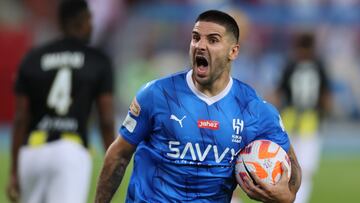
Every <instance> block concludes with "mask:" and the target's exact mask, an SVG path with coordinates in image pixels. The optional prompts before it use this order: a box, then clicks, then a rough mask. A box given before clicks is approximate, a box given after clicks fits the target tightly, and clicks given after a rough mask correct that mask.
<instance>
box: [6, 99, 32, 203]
mask: <svg viewBox="0 0 360 203" xmlns="http://www.w3.org/2000/svg"><path fill="white" fill-rule="evenodd" d="M15 109H16V112H15V118H14V123H13V131H12V144H11V167H10V179H9V183H8V188H7V194H8V197H9V199H10V201H11V202H16V201H17V200H18V199H19V195H20V194H19V192H20V188H19V180H18V174H17V170H18V169H17V168H18V154H19V149H20V147H21V145H22V143H23V142H24V137H25V135H26V133H28V132H27V131H28V128H29V121H30V106H29V99H28V97H27V96H25V95H17V96H16V98H15Z"/></svg>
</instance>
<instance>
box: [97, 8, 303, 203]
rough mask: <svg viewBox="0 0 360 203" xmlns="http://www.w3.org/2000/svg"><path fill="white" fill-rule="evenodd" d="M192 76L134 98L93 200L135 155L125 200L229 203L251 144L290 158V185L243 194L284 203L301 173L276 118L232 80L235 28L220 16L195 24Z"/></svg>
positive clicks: (105, 195) (106, 195)
mask: <svg viewBox="0 0 360 203" xmlns="http://www.w3.org/2000/svg"><path fill="white" fill-rule="evenodd" d="M191 37H192V39H191V43H190V51H189V55H190V60H191V66H192V69H191V70H186V71H184V72H180V73H176V74H174V75H171V76H169V77H165V78H162V79H159V80H155V81H152V82H149V83H147V84H146V85H145V86H144V87H143V88H142V89H141V90H140V91H139V92H138V94H137V96H136V97H135V98H134V99H133V101H132V103H131V105H130V109H129V112H128V115H127V117H126V118H125V121H124V123H123V125H122V127H121V128H120V131H119V137H118V138H117V139H116V140H115V141H114V142H113V144H112V145H111V146H110V148H109V150H108V151H107V153H106V157H105V162H104V166H103V169H102V172H101V175H100V179H99V182H98V186H97V192H96V202H98V203H106V202H110V201H111V199H112V196H113V194H114V193H115V191H116V189H117V188H118V186H119V184H120V182H121V180H122V178H123V175H124V172H125V169H126V167H127V165H128V163H129V161H130V159H131V157H132V155H133V153H134V152H135V156H134V169H133V173H132V177H131V180H130V183H129V186H128V193H127V199H126V202H230V201H231V197H232V193H233V190H234V189H235V187H236V186H237V183H236V180H235V177H234V164H235V156H236V155H237V153H238V152H239V151H240V150H241V149H242V148H243V147H244V146H245V145H247V144H248V143H249V142H251V141H253V140H255V139H261V138H262V139H270V140H273V141H275V142H277V143H278V144H280V145H281V146H282V147H283V148H284V149H286V150H287V151H288V152H289V155H290V157H291V158H292V164H293V167H294V168H293V170H294V171H293V173H292V177H291V180H290V182H288V178H287V177H286V175H285V174H283V176H282V179H281V181H280V182H279V183H278V184H276V185H268V184H266V183H264V182H261V181H260V180H259V179H258V178H257V181H258V184H259V185H260V187H258V186H255V185H254V184H253V183H252V182H251V181H250V180H249V179H246V180H245V182H243V183H242V188H243V189H244V191H245V192H246V193H247V194H248V195H249V196H250V197H251V198H253V199H257V200H261V201H276V202H290V201H292V200H293V199H294V198H295V194H296V191H297V189H298V187H299V184H300V168H299V167H298V164H297V161H296V157H295V154H294V153H293V150H292V148H291V146H290V143H289V140H288V136H287V134H286V132H284V131H283V129H282V128H281V124H280V123H281V122H280V117H279V115H278V112H277V111H276V110H275V109H274V108H273V107H272V106H271V105H269V104H268V103H266V102H264V101H263V100H262V99H260V98H259V97H258V96H257V95H256V93H255V91H254V90H253V89H252V88H250V87H249V86H247V85H245V84H244V83H242V82H240V81H238V80H236V79H233V78H232V77H231V76H230V69H231V63H232V61H233V60H234V59H235V58H236V57H237V55H238V52H239V44H238V38H239V28H238V26H237V24H236V22H235V20H234V19H233V18H232V17H230V16H229V15H228V14H226V13H223V12H220V11H215V10H211V11H206V12H204V13H202V14H201V15H200V16H199V17H198V18H197V20H196V23H195V26H194V28H193V30H192V35H191Z"/></svg>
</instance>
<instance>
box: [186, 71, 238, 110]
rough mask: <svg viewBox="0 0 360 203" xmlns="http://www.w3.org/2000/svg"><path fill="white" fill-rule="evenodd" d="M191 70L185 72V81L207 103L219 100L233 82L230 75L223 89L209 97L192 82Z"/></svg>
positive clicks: (210, 103)
mask: <svg viewBox="0 0 360 203" xmlns="http://www.w3.org/2000/svg"><path fill="white" fill-rule="evenodd" d="M192 72H193V70H190V71H189V72H188V73H187V74H186V83H187V84H188V86H189V88H190V90H191V91H192V92H193V93H194V94H195V95H196V96H197V97H198V98H199V99H201V100H203V101H204V102H205V103H206V104H207V105H212V104H213V103H215V102H217V101H219V100H221V99H222V98H224V97H225V96H226V95H227V94H228V93H229V91H230V89H231V87H232V84H233V79H232V77H230V80H229V83H228V84H227V86H226V87H225V89H223V90H222V91H221V92H220V93H219V94H218V95H215V96H212V97H209V96H207V95H205V94H204V93H202V92H200V91H199V90H198V89H197V88H196V87H195V84H194V81H193V79H192V77H191V75H192Z"/></svg>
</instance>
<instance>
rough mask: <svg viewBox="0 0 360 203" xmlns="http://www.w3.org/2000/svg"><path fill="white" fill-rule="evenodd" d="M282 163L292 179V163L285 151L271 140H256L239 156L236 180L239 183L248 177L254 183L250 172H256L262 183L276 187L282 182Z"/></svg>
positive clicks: (236, 166)
mask: <svg viewBox="0 0 360 203" xmlns="http://www.w3.org/2000/svg"><path fill="white" fill-rule="evenodd" d="M281 162H283V163H284V164H285V167H286V168H287V169H288V177H289V178H290V174H291V167H290V166H291V163H290V159H289V157H288V155H287V153H286V152H285V150H284V149H283V148H282V147H280V146H279V145H278V144H276V143H275V142H272V141H270V140H255V141H253V142H251V143H250V144H248V145H247V146H246V147H245V148H244V149H242V150H241V151H240V154H239V155H238V156H237V159H236V165H235V177H236V180H237V181H238V183H239V182H240V178H241V179H242V178H244V177H245V176H248V177H249V178H250V179H251V180H253V181H254V179H253V178H252V177H251V175H250V172H255V174H256V175H257V176H258V177H259V178H260V179H261V180H262V181H264V182H266V183H270V184H273V185H274V184H275V183H277V182H278V181H279V180H280V177H281V174H282V171H283V170H282V168H281ZM242 180H243V179H242ZM255 184H256V183H255Z"/></svg>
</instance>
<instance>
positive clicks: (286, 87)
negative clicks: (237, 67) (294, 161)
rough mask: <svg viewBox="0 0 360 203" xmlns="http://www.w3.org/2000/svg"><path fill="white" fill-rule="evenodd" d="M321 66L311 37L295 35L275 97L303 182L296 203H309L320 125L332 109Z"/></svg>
mask: <svg viewBox="0 0 360 203" xmlns="http://www.w3.org/2000/svg"><path fill="white" fill-rule="evenodd" d="M323 64H324V63H323V61H322V60H321V58H319V57H318V56H316V52H315V38H314V36H313V34H311V33H297V34H296V36H295V43H294V56H293V57H291V58H290V59H289V61H288V62H287V65H286V68H285V71H284V72H283V75H282V77H281V81H280V86H279V88H278V93H279V96H278V97H277V98H281V101H283V103H282V104H280V103H281V102H280V101H278V102H277V103H278V104H279V107H280V108H281V110H282V111H281V114H282V117H283V119H284V125H285V128H286V129H287V131H288V132H289V134H290V135H291V137H290V138H291V140H292V142H293V144H294V149H295V151H296V152H297V154H298V157H299V163H300V165H301V166H302V172H303V173H302V175H303V179H302V184H301V187H300V189H299V193H298V196H297V198H296V200H295V202H296V203H306V202H308V201H309V199H310V196H311V190H312V178H313V174H314V173H315V172H316V170H317V167H318V164H319V160H320V155H321V153H320V152H321V142H320V139H319V129H320V124H321V120H322V118H323V116H324V115H325V113H328V111H329V110H330V106H331V96H330V87H329V79H328V77H327V74H326V70H325V67H324V65H323Z"/></svg>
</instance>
